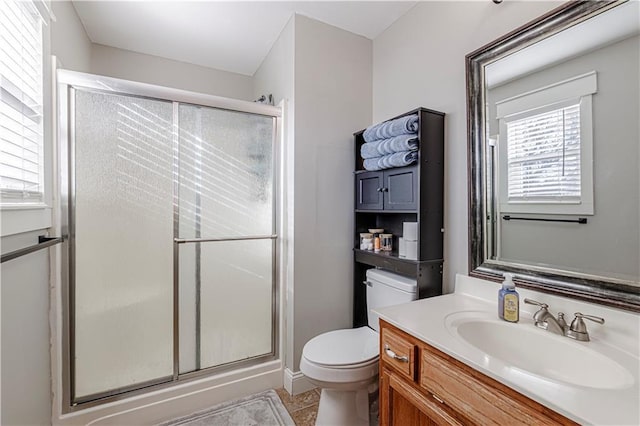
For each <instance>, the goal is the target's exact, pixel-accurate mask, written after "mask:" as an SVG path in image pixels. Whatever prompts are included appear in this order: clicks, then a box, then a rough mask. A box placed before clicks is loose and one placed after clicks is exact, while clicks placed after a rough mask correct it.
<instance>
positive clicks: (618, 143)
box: [487, 36, 640, 281]
mask: <svg viewBox="0 0 640 426" xmlns="http://www.w3.org/2000/svg"><path fill="white" fill-rule="evenodd" d="M639 52H640V38H639V37H638V36H635V37H632V38H628V39H626V40H623V41H620V42H618V43H615V44H613V45H609V46H606V47H604V48H601V49H598V50H596V51H594V52H591V53H588V54H586V55H583V56H580V57H578V58H574V59H571V60H569V61H566V62H564V63H562V64H558V65H555V66H553V67H551V68H548V69H545V70H542V71H539V72H536V73H534V74H530V75H528V76H525V77H523V78H521V79H518V80H516V81H512V82H509V83H506V84H503V85H501V86H498V87H495V88H493V89H492V90H491V91H490V92H489V96H488V99H487V101H488V105H490V107H489V108H490V109H489V111H490V116H491V117H492V120H491V124H492V129H493V131H492V133H491V134H495V133H497V121H496V120H495V102H496V101H499V100H503V99H507V98H510V97H512V96H516V95H518V94H521V93H526V92H528V91H530V90H534V89H537V88H540V87H544V86H547V85H549V84H552V83H555V82H559V81H563V80H566V79H568V78H571V77H574V76H577V75H581V74H584V73H587V72H589V71H596V72H597V78H598V92H597V93H596V94H594V95H593V154H594V156H593V158H594V165H593V171H594V177H593V180H594V202H595V211H594V213H595V214H594V216H589V217H588V223H587V224H586V225H579V226H577V225H572V224H560V223H553V224H549V223H542V222H514V221H510V222H505V221H501V222H500V226H501V245H502V247H501V250H502V252H501V255H502V256H501V258H502V259H503V260H509V261H520V262H523V261H524V262H526V263H535V264H538V265H546V266H552V267H553V266H557V267H560V268H561V269H569V270H573V271H577V272H582V273H591V274H595V275H604V276H609V277H617V278H620V279H632V280H635V281H637V280H638V278H639V277H640V270H639V268H640V265H639V263H638V259H640V228H639V226H640V224H639V222H638V218H639V217H640V175H639V171H638V156H639V155H640V146H639V145H638V140H640V134H639V130H640V129H639V128H638V117H639V116H640V109H639V102H640V100H639V99H638V93H639V91H640V82H639V81H638V75H639V71H640V70H639V66H640V53H639ZM533 236H535V238H532V237H533ZM595 242H597V244H595Z"/></svg>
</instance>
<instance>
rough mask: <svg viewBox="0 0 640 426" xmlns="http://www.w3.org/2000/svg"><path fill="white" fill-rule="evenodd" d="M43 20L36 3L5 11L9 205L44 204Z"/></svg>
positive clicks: (0, 142) (3, 180) (0, 101)
mask: <svg viewBox="0 0 640 426" xmlns="http://www.w3.org/2000/svg"><path fill="white" fill-rule="evenodd" d="M42 25H43V21H42V18H41V15H40V14H39V13H38V10H37V9H36V7H35V5H34V4H33V3H32V2H31V1H13V0H11V1H4V2H3V3H2V8H1V9H0V67H1V68H0V74H1V76H0V89H1V93H0V127H1V130H2V132H1V134H0V152H1V159H0V193H1V198H2V203H3V204H40V203H42V202H43V201H44V200H43V197H44V196H43V193H44V188H43V175H44V171H43V169H44V167H43V161H44V160H43V157H44V156H43V41H42V40H43V38H42Z"/></svg>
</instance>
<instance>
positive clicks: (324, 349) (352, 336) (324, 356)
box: [302, 327, 379, 368]
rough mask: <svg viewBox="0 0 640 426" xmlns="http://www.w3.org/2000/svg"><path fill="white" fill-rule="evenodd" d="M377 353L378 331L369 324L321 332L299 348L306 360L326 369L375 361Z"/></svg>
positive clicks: (358, 365)
mask: <svg viewBox="0 0 640 426" xmlns="http://www.w3.org/2000/svg"><path fill="white" fill-rule="evenodd" d="M378 355H379V350H378V333H376V332H375V331H373V330H372V329H370V328H369V327H360V328H349V329H344V330H334V331H329V332H327V333H323V334H320V335H319V336H316V337H314V338H313V339H311V340H309V341H308V342H307V344H306V345H304V348H303V350H302V356H304V357H305V358H306V359H307V360H308V361H310V362H312V363H313V364H316V365H318V366H325V367H329V368H358V367H360V366H364V365H368V364H370V363H371V362H373V361H377V359H378Z"/></svg>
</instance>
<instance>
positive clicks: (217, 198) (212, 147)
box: [179, 105, 274, 238]
mask: <svg viewBox="0 0 640 426" xmlns="http://www.w3.org/2000/svg"><path fill="white" fill-rule="evenodd" d="M179 122H180V237H183V238H192V237H220V236H239V235H257V234H271V233H272V229H273V222H272V221H273V200H272V198H273V194H272V186H273V180H272V175H273V170H272V169H273V165H272V144H273V125H274V124H273V118H271V117H265V116H260V115H255V114H246V113H240V112H232V111H226V110H220V109H215V108H207V107H199V106H193V105H180V114H179Z"/></svg>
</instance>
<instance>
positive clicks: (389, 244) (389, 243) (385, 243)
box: [380, 234, 393, 253]
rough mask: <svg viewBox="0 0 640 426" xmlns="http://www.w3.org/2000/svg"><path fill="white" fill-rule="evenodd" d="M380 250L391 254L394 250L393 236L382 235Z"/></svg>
mask: <svg viewBox="0 0 640 426" xmlns="http://www.w3.org/2000/svg"><path fill="white" fill-rule="evenodd" d="M380 250H381V251H384V252H389V253H390V252H391V251H392V250H393V234H380Z"/></svg>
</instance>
